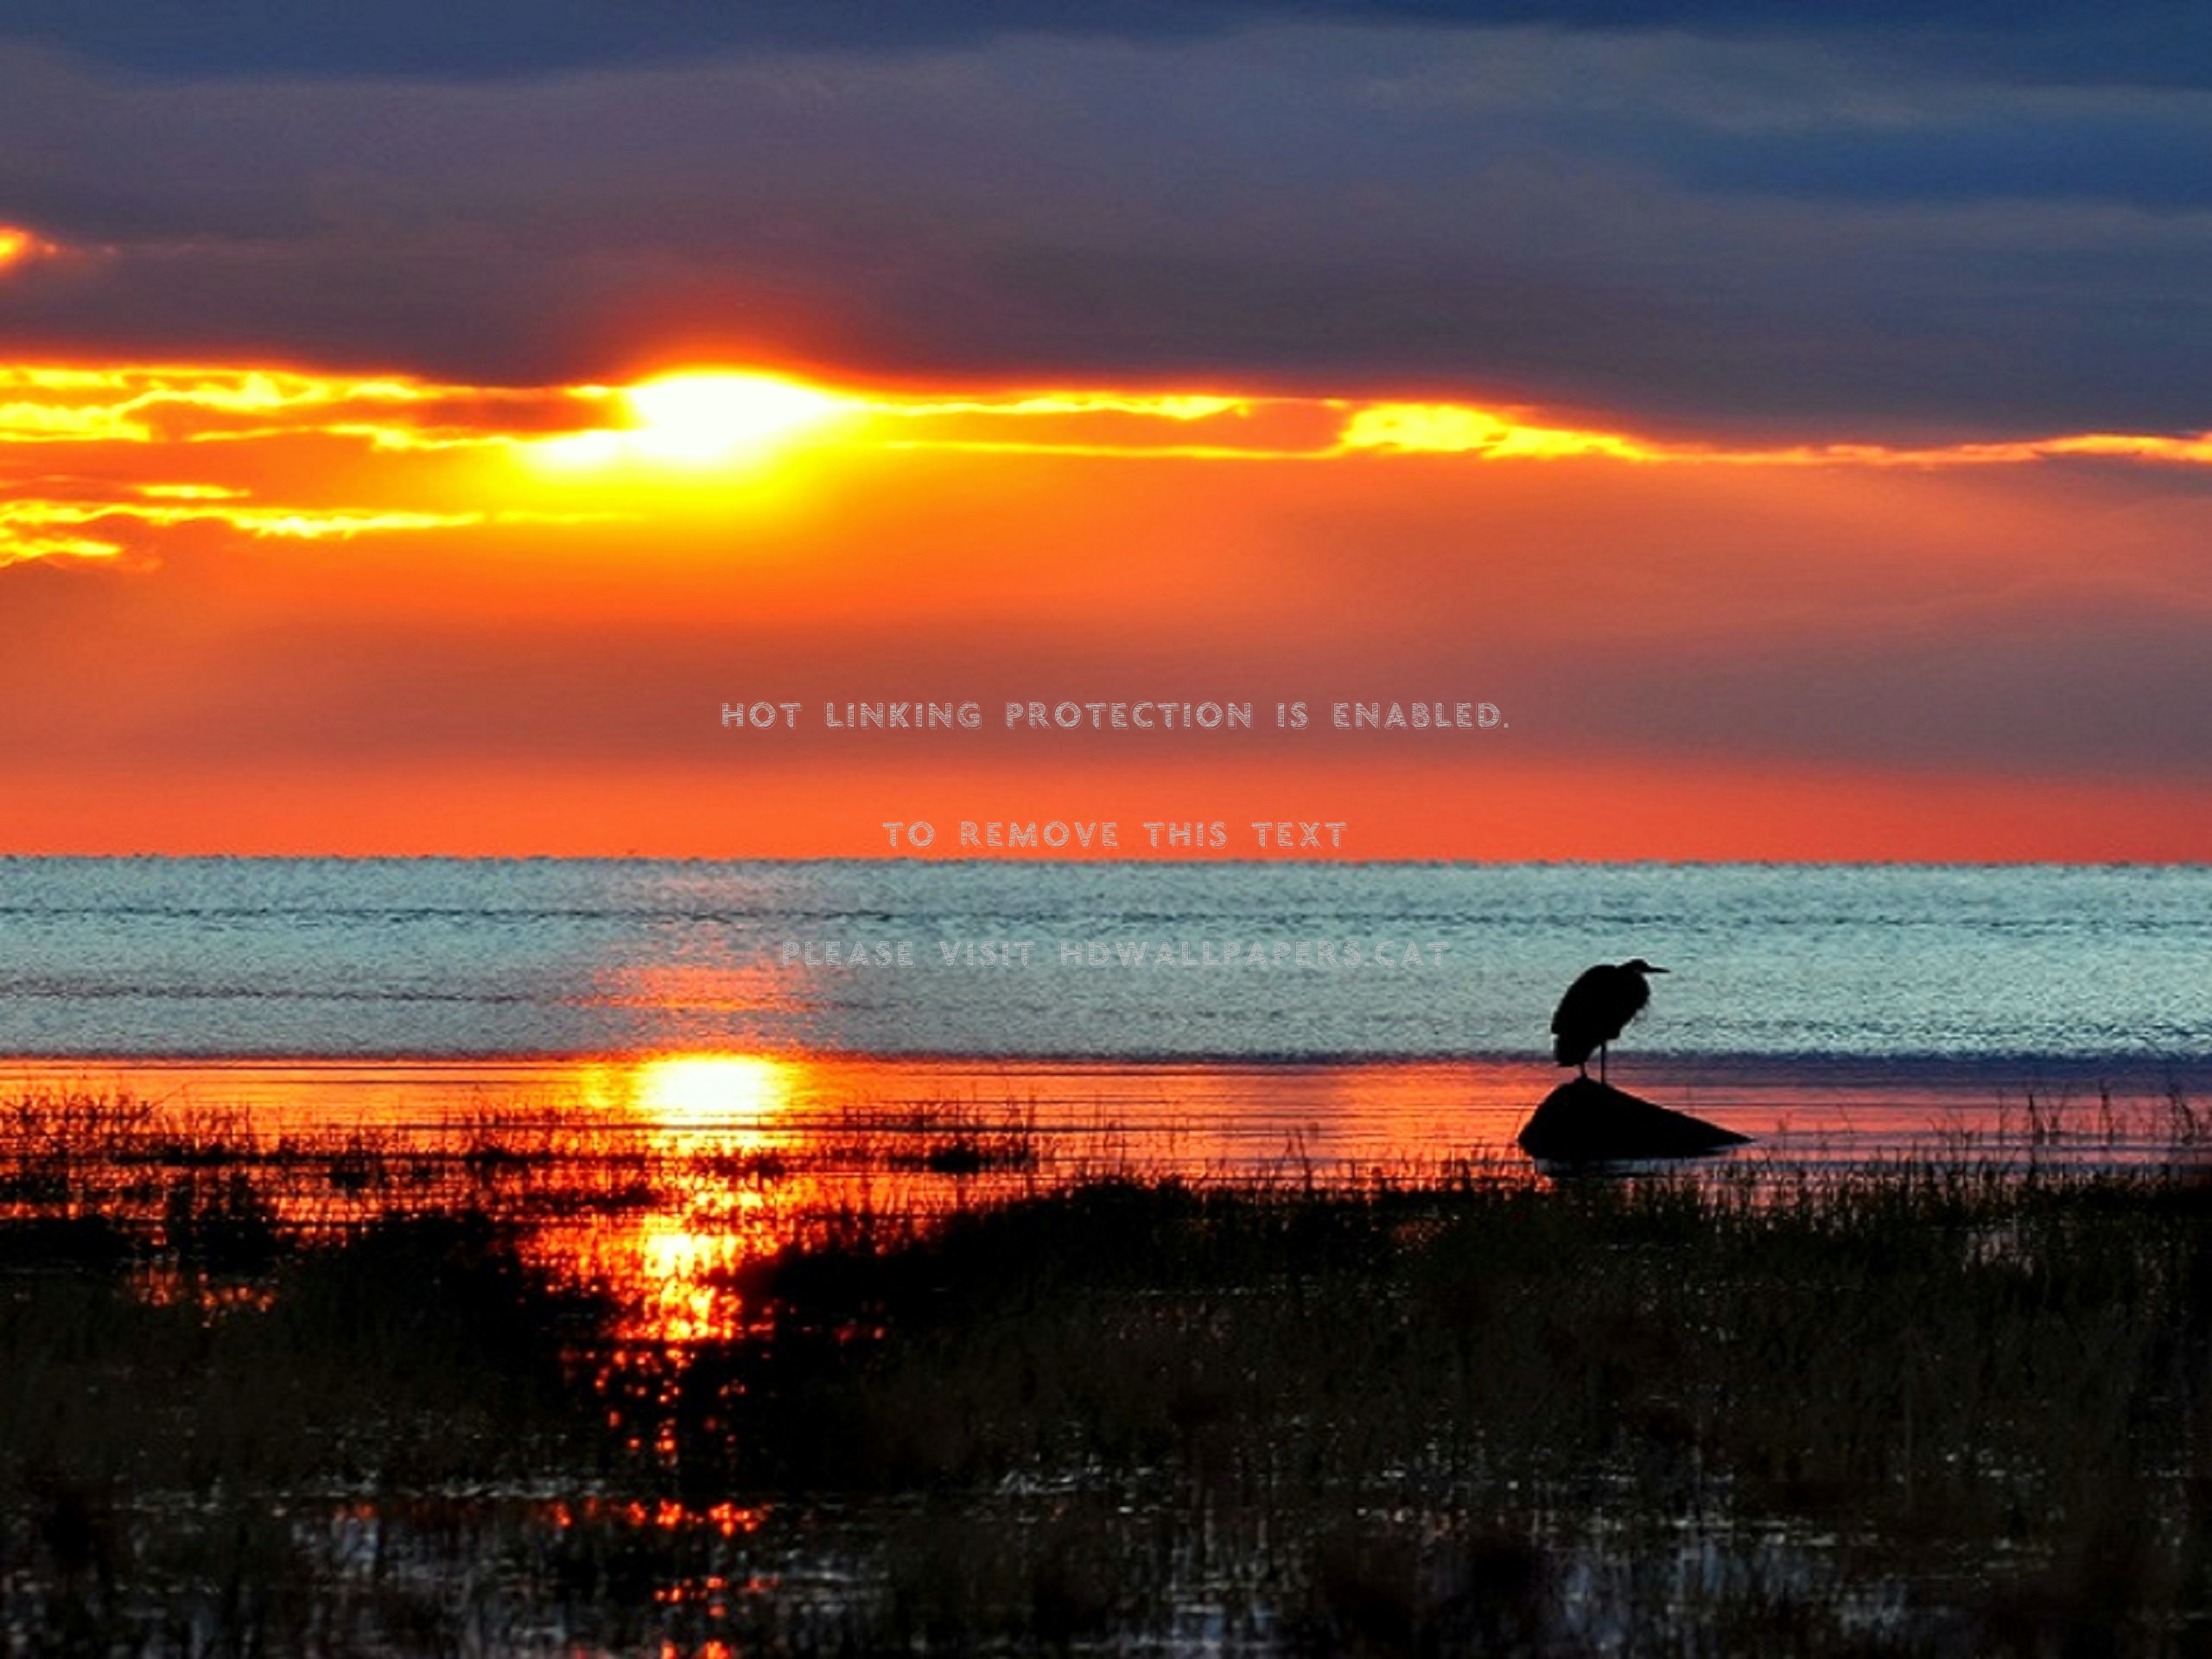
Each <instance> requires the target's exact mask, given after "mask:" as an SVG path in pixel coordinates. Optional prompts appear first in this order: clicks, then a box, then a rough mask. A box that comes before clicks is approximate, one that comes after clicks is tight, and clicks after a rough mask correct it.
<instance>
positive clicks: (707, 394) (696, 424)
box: [0, 364, 2212, 565]
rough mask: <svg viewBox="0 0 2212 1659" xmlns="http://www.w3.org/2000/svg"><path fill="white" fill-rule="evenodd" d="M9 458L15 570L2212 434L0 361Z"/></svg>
mask: <svg viewBox="0 0 2212 1659" xmlns="http://www.w3.org/2000/svg"><path fill="white" fill-rule="evenodd" d="M302 445H305V446H309V448H308V449H307V450H302V449H301V448H300V446H302ZM277 448H283V449H284V450H285V453H286V457H287V460H288V461H289V465H288V467H286V469H285V476H284V478H283V480H282V483H283V488H282V490H281V492H280V489H279V486H278V485H277V483H275V482H272V481H271V480H268V479H266V478H255V479H252V480H244V479H243V476H242V475H243V474H245V473H246V472H247V471H249V470H250V468H249V467H247V466H246V465H245V463H244V462H243V461H242V460H241V457H243V456H245V455H248V454H253V453H254V452H256V451H257V450H273V449H277ZM10 451H20V452H26V453H28V454H31V455H34V456H43V457H55V456H66V457H67V470H66V472H63V473H61V474H59V475H58V476H57V474H55V473H54V472H51V471H48V470H46V469H44V468H41V471H40V472H39V473H36V474H31V475H29V476H28V477H18V478H12V479H8V480H6V481H5V484H4V486H0V565H5V564H8V563H16V562H18V561H22V560H29V559H36V558H53V557H60V558H75V559H105V558H113V557H115V556H118V555H119V554H121V553H123V552H124V551H125V550H126V546H128V545H130V543H131V541H132V539H133V538H130V537H124V536H123V535H121V534H119V533H117V532H118V531H122V530H125V529H128V530H135V531H137V532H139V533H138V535H137V537H136V538H135V539H136V542H137V545H138V547H139V548H140V550H146V549H147V548H148V547H149V546H150V545H157V544H158V543H159V541H160V539H161V534H162V532H164V531H169V530H174V529H177V528H180V527H190V526H199V525H213V526H218V527H221V528H226V529H228V530H230V531H234V532H236V533H237V534H239V535H241V536H244V537H251V538H264V539H272V538H273V539H293V540H303V541H307V540H318V539H325V538H353V537H360V536H365V535H376V534H394V533H405V532H410V531H451V530H459V529H467V528H470V527H476V526H491V525H499V524H562V523H579V522H590V521H593V520H605V519H608V518H633V519H645V518H651V516H652V511H653V509H652V502H651V500H650V496H651V491H652V486H653V484H654V480H656V479H657V478H658V479H661V480H668V481H673V482H688V483H689V484H690V486H692V487H694V488H695V489H696V487H699V486H704V485H710V484H711V483H712V482H713V480H714V479H715V478H716V477H717V476H724V475H728V476H731V477H734V478H742V479H746V480H752V479H754V478H756V477H757V475H758V474H760V471H761V470H762V469H763V468H768V467H775V466H777V465H779V464H783V463H785V462H790V463H793V464H796V463H797V462H798V461H804V460H806V459H808V458H817V459H818V458H821V457H823V456H829V457H834V456H836V454H864V453H868V452H871V451H874V452H882V453H898V452H924V453H926V452H939V453H945V454H978V455H987V456H988V455H1005V456H1024V455H1027V456H1035V457H1047V458H1049V457H1058V458H1065V459H1071V460H1096V461H1115V460H1129V461H1192V462H1204V461H1242V462H1249V463H1262V462H1300V463H1309V464H1319V463H1342V462H1349V461H1363V460H1375V461H1389V460H1391V459H1394V458H1416V457H1421V458H1434V459H1442V460H1450V461H1461V462H1464V463H1465V464H1469V465H1485V466H1500V465H1512V464H1542V463H1549V462H1560V461H1574V462H1585V463H1592V464H1597V465H1601V466H1602V465H1612V466H1620V467H1671V468H1692V469H1695V468H1718V469H1732V470H1733V469H1744V470H1764V469H1781V470H1809V471H1825V472H1848V471H1861V470H1865V471H1883V470H1896V471H1909V472H1910V471H1917V472H1938V471H1948V470H1954V469H1999V468H2019V467H2034V466H2037V465H2040V464H2044V463H2050V462H2056V461H2090V462H2105V463H2119V464H2127V465H2141V466H2155V467H2183V468H2191V469H2194V468H2196V467H2212V435H2208V434H2203V433H2197V434H2175V433H2128V432H2102V431H2088V432H2075V433H2046V434H2039V435H2025V436H2012V437H1994V438H1985V439H1976V440H1972V441H1962V442H1955V443H1950V444H1943V445H1934V446H1930V445H1926V444H1893V443H1885V442H1826V443H1804V442H1777V443H1774V444H1770V445H1765V446H1745V445H1741V444H1736V445H1726V444H1717V443H1706V442H1676V441H1662V440H1658V439H1655V438H1651V437H1649V436H1646V435H1639V434H1637V433H1636V432H1633V431H1630V430H1628V429H1618V428H1611V427H1602V426H1580V425H1574V424H1571V423H1562V422H1560V421H1557V420H1555V419H1551V418H1547V417H1545V416H1543V415H1542V414H1541V411H1538V410H1533V409H1530V408H1529V407H1526V406H1521V405H1503V404H1500V405H1488V404H1476V403H1447V402H1437V401H1433V400H1430V401H1419V402H1414V401H1406V400H1402V399H1393V398H1349V397H1333V396H1290V395H1284V394H1279V393H1236V392H1224V391H1172V392H1135V391H1123V390H1114V389H1089V390H1071V389H1068V388H1065V387H1062V388H1059V389H1046V390H1036V389H1017V390H1013V391H1000V392H982V391H975V390H972V389H958V388H951V389H948V390H947V391H944V392H942V393H918V392H912V391H906V392H898V393H893V392H887V391H877V390H870V389H868V388H866V387H862V386H857V385H835V384H831V383H829V382H826V381H817V380H808V379H804V378H799V377H797V376H794V375H790V374H785V373H780V372H773V371H769V370H764V369H757V368H744V367H732V366H702V367H698V368H693V369H685V370H671V371H664V372H657V373H655V374H653V375H651V376H649V377H647V378H644V379H641V380H639V381H637V382H634V383H632V384H628V385H562V386H482V385H465V384H453V385H445V384H439V383H435V382H429V381H423V380H420V379H417V378H411V377H408V376H404V375H372V376H339V375H321V374H315V373H311V372H307V371H304V370H301V369H298V368H276V367H266V366H228V365H207V364H120V365H85V364H75V365H60V364H44V365H30V364H16V365H6V366H0V460H4V458H5V457H6V455H7V454H9V453H10ZM441 454H443V455H448V456H450V457H454V458H465V457H467V456H469V455H475V456H478V457H484V458H489V459H491V460H492V461H494V462H497V463H503V464H504V466H505V470H504V471H502V472H499V473H496V474H475V475H474V476H473V477H472V479H471V480H470V482H471V484H472V486H473V487H474V488H475V490H476V491H477V493H479V494H480V495H482V494H486V493H489V494H493V495H495V496H496V497H497V498H498V499H497V503H496V505H468V506H466V507H456V506H454V505H452V504H451V502H450V500H449V499H447V500H431V499H425V496H426V495H427V494H435V493H437V492H435V491H433V492H425V491H423V489H421V488H420V487H418V486H419V482H420V480H419V479H418V477H417V476H416V474H414V473H411V472H410V468H409V467H408V465H407V463H408V461H409V459H410V457H416V458H426V459H434V458H435V457H436V456H439V455H441ZM155 455H158V456H160V457H162V461H163V465H162V467H160V468H159V469H158V470H159V474H160V475H159V476H156V477H147V476H144V474H145V473H146V472H147V470H148V465H147V463H148V459H149V457H151V456H155ZM379 461H382V462H384V463H385V465H382V466H379V465H378V462H379ZM364 463H365V465H364ZM330 474H340V475H343V476H344V477H346V480H347V483H348V487H349V489H351V490H352V491H353V492H354V493H353V496H352V497H351V499H342V498H341V499H301V498H303V497H304V496H306V495H308V494H309V493H315V494H327V486H325V487H324V488H322V489H318V488H317V487H316V486H318V484H319V483H320V481H321V477H323V476H327V475H330ZM602 474H604V475H607V478H608V480H609V482H610V483H611V485H612V486H613V489H614V490H615V492H616V493H615V496H614V497H613V499H607V500H599V501H597V502H595V503H594V505H592V506H589V507H579V506H577V505H574V500H573V498H572V493H571V491H570V490H569V487H568V486H573V485H575V484H577V483H579V482H589V481H591V480H594V479H595V478H598V477H600V476H601V475H602ZM624 479H627V480H629V482H630V483H631V484H632V485H634V486H637V488H638V490H639V493H640V498H641V499H640V501H639V503H638V504H635V505H630V506H625V505H623V504H622V502H621V500H620V491H621V488H622V482H623V480H624ZM448 482H449V480H448ZM56 483H61V484H65V485H66V486H67V487H66V489H56V488H55V487H54V486H55V484H56ZM303 486H304V487H303ZM444 493H445V494H446V495H448V497H449V496H450V493H451V492H450V489H448V490H446V491H445V492H444ZM287 496H289V497H291V498H292V499H284V498H285V497H287ZM377 496H384V497H386V498H389V499H372V498H374V497H377ZM365 497H366V498H371V499H364V498H365ZM147 532H151V534H150V535H149V534H148V533H147Z"/></svg>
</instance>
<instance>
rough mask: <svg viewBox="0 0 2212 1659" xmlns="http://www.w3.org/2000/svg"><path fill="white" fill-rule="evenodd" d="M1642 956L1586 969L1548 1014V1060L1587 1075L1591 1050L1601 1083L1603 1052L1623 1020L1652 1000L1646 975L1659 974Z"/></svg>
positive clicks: (1603, 1074)
mask: <svg viewBox="0 0 2212 1659" xmlns="http://www.w3.org/2000/svg"><path fill="white" fill-rule="evenodd" d="M1666 971H1667V970H1666V969H1664V968H1654V967H1653V966H1652V965H1651V964H1650V963H1648V962H1646V961H1645V960H1644V959H1643V957H1636V958H1634V959H1633V960H1631V961H1629V962H1621V963H1612V962H1601V963H1599V964H1598V965H1597V966H1596V967H1595V968H1592V969H1587V970H1586V971H1585V972H1584V973H1583V974H1582V975H1581V976H1580V977H1579V978H1577V979H1576V980H1575V982H1574V983H1573V984H1572V985H1570V986H1568V987H1567V995H1565V996H1562V997H1561V998H1560V1000H1559V1011H1558V1012H1557V1013H1556V1014H1553V1015H1552V1058H1554V1059H1555V1060H1557V1061H1558V1062H1559V1063H1560V1065H1571V1066H1573V1067H1574V1068H1575V1070H1576V1071H1579V1072H1580V1074H1581V1075H1582V1076H1584V1077H1588V1076H1589V1075H1590V1051H1591V1050H1592V1049H1593V1048H1594V1049H1596V1050H1597V1051H1598V1081H1599V1082H1600V1083H1603V1082H1604V1081H1605V1050H1606V1047H1607V1046H1609V1045H1610V1044H1611V1042H1612V1040H1613V1039H1614V1038H1616V1037H1618V1036H1619V1035H1620V1034H1621V1030H1622V1028H1623V1027H1625V1026H1626V1025H1627V1024H1628V1022H1629V1021H1630V1020H1633V1019H1635V1018H1636V1016H1637V1014H1642V1013H1643V1005H1644V1004H1645V1003H1647V1002H1649V1001H1650V1000H1651V987H1650V986H1649V984H1647V983H1646V982H1645V976H1647V975H1650V974H1663V973H1665V972H1666Z"/></svg>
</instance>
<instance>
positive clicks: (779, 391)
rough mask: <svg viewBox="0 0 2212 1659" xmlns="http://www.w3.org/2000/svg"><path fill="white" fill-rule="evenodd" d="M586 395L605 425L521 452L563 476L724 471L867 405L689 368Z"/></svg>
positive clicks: (793, 384) (744, 375)
mask: <svg viewBox="0 0 2212 1659" xmlns="http://www.w3.org/2000/svg"><path fill="white" fill-rule="evenodd" d="M587 390H588V394H589V396H590V397H592V399H593V400H594V402H596V403H598V404H600V405H601V407H602V408H604V409H605V410H607V416H608V417H609V418H608V423H607V424H605V425H598V426H594V427H592V428H590V429H587V430H585V431H582V432H570V433H564V434H563V435H560V436H557V437H551V438H538V439H534V440H532V441H531V442H529V444H528V445H527V446H526V448H527V450H528V452H529V454H530V455H531V458H532V459H533V460H535V461H539V462H542V463H543V464H545V465H547V466H550V467H554V468H556V469H559V470H563V471H566V470H569V469H575V468H583V469H587V470H590V469H597V468H601V467H608V466H612V465H614V464H616V463H618V462H622V461H632V462H635V461H644V462H647V463H649V464H651V465H652V466H654V467H675V468H682V469H689V470H696V471H706V470H709V469H717V468H723V467H730V466H732V465H734V464H738V463H742V462H747V461H759V460H760V459H762V458H764V457H766V456H767V455H769V454H773V453H775V452H776V451H778V450H780V449H783V448H786V447H787V446H789V445H790V444H791V443H793V442H796V441H798V439H800V438H802V437H804V436H806V435H809V434H811V433H817V432H819V431H820V430H821V429H823V428H825V427H827V426H829V425H830V424H832V423H835V422H837V421H839V420H842V419H844V418H846V417H848V416H853V415H855V414H859V413H861V412H863V411H865V410H867V409H868V407H869V405H868V404H867V403H866V402H864V401H863V400H861V399H860V398H856V397H845V396H842V395H840V394H838V393H836V392H833V391H823V389H822V388H820V387H818V386H809V385H802V384H800V383H799V382H798V381H796V380H787V379H785V378H783V377H782V376H781V375H775V374H763V373H760V372H753V371H744V370H720V369H715V370H708V369H701V370H690V371H686V372H683V373H681V374H668V375H662V376H660V377H658V378H655V379H652V380H643V381H640V382H639V383H638V384H637V385H632V386H622V387H616V388H608V387H592V388H588V389H587Z"/></svg>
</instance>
